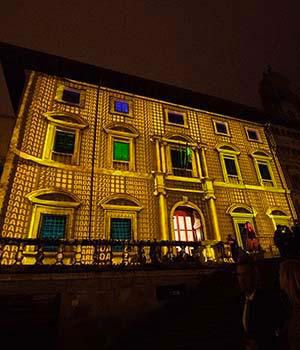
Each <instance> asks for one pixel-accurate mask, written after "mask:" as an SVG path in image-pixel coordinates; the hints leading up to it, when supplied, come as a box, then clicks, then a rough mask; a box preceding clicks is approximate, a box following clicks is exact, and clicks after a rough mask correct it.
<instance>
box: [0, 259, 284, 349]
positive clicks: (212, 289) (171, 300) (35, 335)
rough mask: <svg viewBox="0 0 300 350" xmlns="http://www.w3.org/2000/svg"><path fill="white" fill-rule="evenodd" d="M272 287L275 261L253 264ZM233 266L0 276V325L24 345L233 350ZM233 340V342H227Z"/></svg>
mask: <svg viewBox="0 0 300 350" xmlns="http://www.w3.org/2000/svg"><path fill="white" fill-rule="evenodd" d="M259 269H260V271H261V275H262V279H261V280H262V283H263V284H264V285H265V286H271V287H272V286H276V276H277V269H278V262H276V261H273V262H272V261H267V262H264V263H261V264H260V267H259ZM238 294H239V289H238V286H237V283H236V278H235V275H234V267H233V266H227V267H220V268H218V269H216V268H210V269H185V270H184V269H181V270H175V269H171V270H149V271H113V272H86V273H84V272H80V273H75V272H74V273H47V274H46V273H39V274H37V273H34V274H33V273H26V274H25V273H21V274H16V273H14V274H12V273H6V274H0V307H1V321H0V327H1V329H2V331H3V333H2V334H3V335H4V336H6V337H8V338H9V340H10V343H11V342H13V343H14V344H15V345H17V344H19V343H21V345H24V344H25V343H28V345H30V347H31V348H42V349H44V348H45V347H47V346H48V347H49V348H52V349H53V348H55V349H60V348H61V349H92V348H93V349H94V348H95V347H96V348H99V349H116V348H120V346H121V347H131V348H136V349H137V348H143V349H150V348H151V349H153V347H156V348H158V349H160V348H164V349H165V348H170V349H171V348H174V347H175V348H176V347H177V348H181V346H182V347H184V348H185V349H192V348H194V346H195V344H199V343H201V344H202V346H204V345H207V346H208V345H210V347H211V349H213V348H214V345H215V347H216V348H217V347H218V346H220V345H223V346H224V344H225V345H226V344H228V346H231V348H232V349H234V346H236V348H238V345H237V343H238V336H237V335H236V336H235V332H236V329H237V327H238V322H239V320H238V319H237V318H236V314H235V313H234V309H235V308H234V300H235V297H236V296H237V295H238ZM235 337H236V341H234V338H235Z"/></svg>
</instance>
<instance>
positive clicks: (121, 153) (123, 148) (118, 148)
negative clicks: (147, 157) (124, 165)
mask: <svg viewBox="0 0 300 350" xmlns="http://www.w3.org/2000/svg"><path fill="white" fill-rule="evenodd" d="M113 152H114V160H116V161H127V162H128V161H129V143H128V142H123V141H114V147H113Z"/></svg>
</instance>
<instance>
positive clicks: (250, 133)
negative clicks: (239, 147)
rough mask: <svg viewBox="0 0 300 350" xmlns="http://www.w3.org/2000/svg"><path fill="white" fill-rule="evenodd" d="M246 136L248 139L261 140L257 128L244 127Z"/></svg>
mask: <svg viewBox="0 0 300 350" xmlns="http://www.w3.org/2000/svg"><path fill="white" fill-rule="evenodd" d="M245 130H246V134H247V138H248V140H249V141H261V139H260V135H259V132H258V130H256V129H251V128H248V127H245Z"/></svg>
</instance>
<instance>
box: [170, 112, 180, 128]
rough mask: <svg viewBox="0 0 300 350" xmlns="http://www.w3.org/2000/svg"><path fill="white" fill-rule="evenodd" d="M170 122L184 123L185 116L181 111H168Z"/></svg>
mask: <svg viewBox="0 0 300 350" xmlns="http://www.w3.org/2000/svg"><path fill="white" fill-rule="evenodd" d="M168 122H169V123H172V124H179V125H184V116H183V114H180V113H175V112H168Z"/></svg>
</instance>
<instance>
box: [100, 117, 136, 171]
mask: <svg viewBox="0 0 300 350" xmlns="http://www.w3.org/2000/svg"><path fill="white" fill-rule="evenodd" d="M118 126H119V127H122V128H126V129H127V130H128V132H126V131H120V130H114V129H113V128H112V127H104V130H105V132H106V133H107V134H108V164H109V167H110V168H111V169H114V163H123V164H124V163H127V164H128V168H129V169H128V171H135V169H136V165H135V153H136V149H135V147H136V142H135V139H136V138H137V137H138V136H139V134H138V133H137V131H135V130H133V128H132V126H128V125H124V124H122V123H121V124H114V125H113V127H118ZM115 140H116V141H117V140H124V141H125V142H128V143H129V161H117V160H114V154H113V153H114V141H115Z"/></svg>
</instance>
